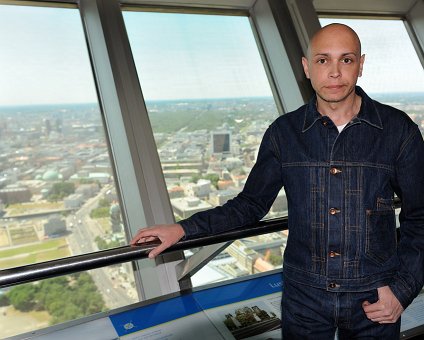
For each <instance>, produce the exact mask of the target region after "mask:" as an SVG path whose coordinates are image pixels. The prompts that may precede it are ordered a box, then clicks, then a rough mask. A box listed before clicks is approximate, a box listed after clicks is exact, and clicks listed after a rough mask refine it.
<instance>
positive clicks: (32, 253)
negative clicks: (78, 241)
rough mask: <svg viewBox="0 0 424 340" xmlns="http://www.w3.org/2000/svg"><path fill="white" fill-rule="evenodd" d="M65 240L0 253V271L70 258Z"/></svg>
mask: <svg viewBox="0 0 424 340" xmlns="http://www.w3.org/2000/svg"><path fill="white" fill-rule="evenodd" d="M70 255H71V253H70V251H69V248H68V244H67V243H66V239H65V238H57V239H53V240H46V241H43V242H40V243H36V244H31V245H27V246H22V247H16V248H10V249H5V250H1V251H0V269H5V268H12V267H18V266H24V265H27V264H31V263H36V262H44V261H50V260H54V259H57V258H62V257H67V256H70Z"/></svg>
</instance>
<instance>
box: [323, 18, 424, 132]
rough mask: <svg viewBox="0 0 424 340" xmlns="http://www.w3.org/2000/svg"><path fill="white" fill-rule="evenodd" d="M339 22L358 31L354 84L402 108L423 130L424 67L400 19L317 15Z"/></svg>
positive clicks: (324, 21) (325, 21) (385, 101)
mask: <svg viewBox="0 0 424 340" xmlns="http://www.w3.org/2000/svg"><path fill="white" fill-rule="evenodd" d="M320 22H321V25H323V26H324V25H327V24H330V23H333V22H340V23H344V24H346V25H349V26H350V27H352V28H353V29H354V30H355V31H356V32H357V33H358V35H359V38H360V39H361V44H362V53H363V54H365V64H364V71H363V75H362V77H361V78H359V81H358V85H360V86H362V87H363V88H364V90H365V91H366V92H368V94H369V95H370V96H371V98H373V99H375V100H378V101H380V102H382V103H385V104H388V105H391V106H394V107H396V108H398V109H400V110H402V111H404V112H406V113H407V114H408V115H409V116H410V117H411V118H412V119H413V120H414V121H415V123H417V124H418V126H419V127H420V129H421V133H423V134H424V69H423V66H422V65H421V63H420V61H419V59H418V56H417V53H416V51H415V49H414V47H413V45H412V42H411V39H410V38H409V36H408V33H407V31H406V28H405V25H404V23H403V22H402V21H401V20H378V19H373V20H371V19H342V18H331V19H329V18H321V19H320Z"/></svg>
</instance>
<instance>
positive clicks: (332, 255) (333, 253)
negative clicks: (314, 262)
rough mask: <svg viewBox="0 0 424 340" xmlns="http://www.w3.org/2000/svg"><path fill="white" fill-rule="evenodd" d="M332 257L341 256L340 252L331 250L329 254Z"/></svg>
mask: <svg viewBox="0 0 424 340" xmlns="http://www.w3.org/2000/svg"><path fill="white" fill-rule="evenodd" d="M328 255H329V256H330V257H336V256H339V255H340V254H339V253H336V252H335V251H330V253H329V254H328Z"/></svg>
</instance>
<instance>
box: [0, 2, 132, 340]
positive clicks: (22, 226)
mask: <svg viewBox="0 0 424 340" xmlns="http://www.w3.org/2000/svg"><path fill="white" fill-rule="evenodd" d="M0 46H1V53H0V65H2V66H1V69H2V71H1V77H0V139H1V143H0V199H1V205H0V214H1V217H0V269H5V268H10V267H16V266H22V265H27V264H31V263H35V262H42V261H48V260H53V259H57V258H63V257H67V256H71V255H78V254H82V253H87V252H93V251H97V250H99V249H103V248H105V247H112V246H117V245H122V244H125V243H126V240H125V238H124V234H123V228H122V216H121V213H120V206H119V203H118V197H117V192H116V188H115V183H114V180H113V171H112V166H111V161H110V159H109V152H108V145H107V140H106V138H105V131H104V128H103V122H102V118H101V112H100V108H99V104H98V102H97V96H96V89H95V85H94V81H93V75H92V71H91V67H90V60H89V56H88V53H87V46H86V41H85V37H84V33H83V29H82V23H81V19H80V14H79V11H78V10H77V9H69V8H67V9H64V8H43V7H29V6H7V5H2V6H0ZM96 273H97V274H96ZM54 282H56V283H54ZM57 285H59V286H60V287H61V290H60V291H58V290H57V289H56V288H57ZM114 287H116V288H114ZM112 289H114V290H115V291H117V290H119V291H120V294H121V296H122V297H121V298H120V299H118V300H115V299H112V298H111V296H112V295H114V294H112V293H110V290H112ZM88 291H89V292H91V293H92V294H91V297H90V296H88V295H84V294H86V293H87V292H88ZM43 294H47V296H48V297H49V298H48V299H47V298H46V299H42V298H41V297H42V296H43ZM135 295H136V294H135V289H134V284H133V279H132V273H131V269H130V268H129V266H125V265H122V266H117V267H113V268H105V269H99V270H97V271H93V272H90V273H84V274H76V275H73V276H69V277H60V278H57V279H52V280H45V281H43V282H39V283H35V284H34V283H29V284H25V285H21V286H17V287H11V288H7V289H1V290H0V309H1V312H0V337H1V338H3V337H7V336H11V335H14V334H18V333H23V332H27V331H32V330H35V329H38V328H40V327H45V326H48V325H52V324H55V323H58V322H62V321H66V320H70V319H74V318H79V317H82V316H85V315H89V314H93V313H96V312H100V311H102V310H106V309H108V308H115V307H118V306H122V305H126V304H128V303H129V302H130V301H136V298H135ZM72 296H74V300H72V303H71V302H70V301H69V300H68V298H69V299H71V297H72ZM65 305H66V307H65ZM62 307H63V308H62Z"/></svg>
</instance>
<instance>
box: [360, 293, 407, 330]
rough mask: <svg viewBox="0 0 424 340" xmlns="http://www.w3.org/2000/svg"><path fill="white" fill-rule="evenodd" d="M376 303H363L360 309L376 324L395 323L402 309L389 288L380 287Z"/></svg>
mask: <svg viewBox="0 0 424 340" xmlns="http://www.w3.org/2000/svg"><path fill="white" fill-rule="evenodd" d="M377 291H378V301H377V302H376V303H372V304H371V303H369V302H368V301H364V302H363V303H362V308H363V309H364V312H365V314H366V315H367V317H368V319H370V320H371V321H374V322H378V323H395V322H396V321H397V320H398V319H399V317H400V315H401V314H402V312H403V307H402V305H401V304H400V302H399V300H398V299H397V298H396V296H395V295H394V294H393V292H392V290H391V289H390V287H389V286H384V287H380V288H378V289H377Z"/></svg>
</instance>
